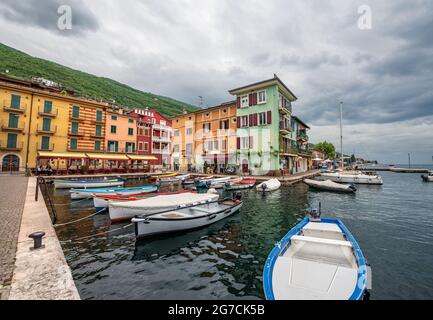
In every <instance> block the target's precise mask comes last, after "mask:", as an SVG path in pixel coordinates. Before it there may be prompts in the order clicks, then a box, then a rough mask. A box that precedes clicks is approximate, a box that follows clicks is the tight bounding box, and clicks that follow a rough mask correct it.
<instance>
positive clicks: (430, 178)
mask: <svg viewBox="0 0 433 320" xmlns="http://www.w3.org/2000/svg"><path fill="white" fill-rule="evenodd" d="M421 178H422V180H423V181H424V182H433V176H426V175H422V176H421Z"/></svg>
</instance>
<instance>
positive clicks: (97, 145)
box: [95, 141, 101, 151]
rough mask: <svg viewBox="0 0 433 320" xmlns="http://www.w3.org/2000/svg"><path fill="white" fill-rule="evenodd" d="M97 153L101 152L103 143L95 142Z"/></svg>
mask: <svg viewBox="0 0 433 320" xmlns="http://www.w3.org/2000/svg"><path fill="white" fill-rule="evenodd" d="M95 151H101V141H95Z"/></svg>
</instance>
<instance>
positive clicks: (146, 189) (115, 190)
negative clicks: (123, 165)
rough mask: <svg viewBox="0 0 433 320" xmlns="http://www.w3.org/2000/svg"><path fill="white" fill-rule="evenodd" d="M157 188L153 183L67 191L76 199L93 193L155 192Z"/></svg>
mask: <svg viewBox="0 0 433 320" xmlns="http://www.w3.org/2000/svg"><path fill="white" fill-rule="evenodd" d="M158 189H159V185H155V186H144V187H134V188H111V189H110V188H103V189H71V190H70V191H69V193H70V194H71V199H72V200H78V199H90V198H92V197H93V195H94V194H98V195H118V196H128V195H139V194H144V193H152V192H157V191H158Z"/></svg>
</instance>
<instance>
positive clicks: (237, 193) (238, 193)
mask: <svg viewBox="0 0 433 320" xmlns="http://www.w3.org/2000/svg"><path fill="white" fill-rule="evenodd" d="M233 196H234V200H235V201H236V202H240V201H241V200H242V193H240V192H236V193H235V194H234V195H233Z"/></svg>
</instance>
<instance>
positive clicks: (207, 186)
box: [206, 181, 212, 189]
mask: <svg viewBox="0 0 433 320" xmlns="http://www.w3.org/2000/svg"><path fill="white" fill-rule="evenodd" d="M211 185H212V182H210V181H206V188H208V189H209V188H210V186H211Z"/></svg>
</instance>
